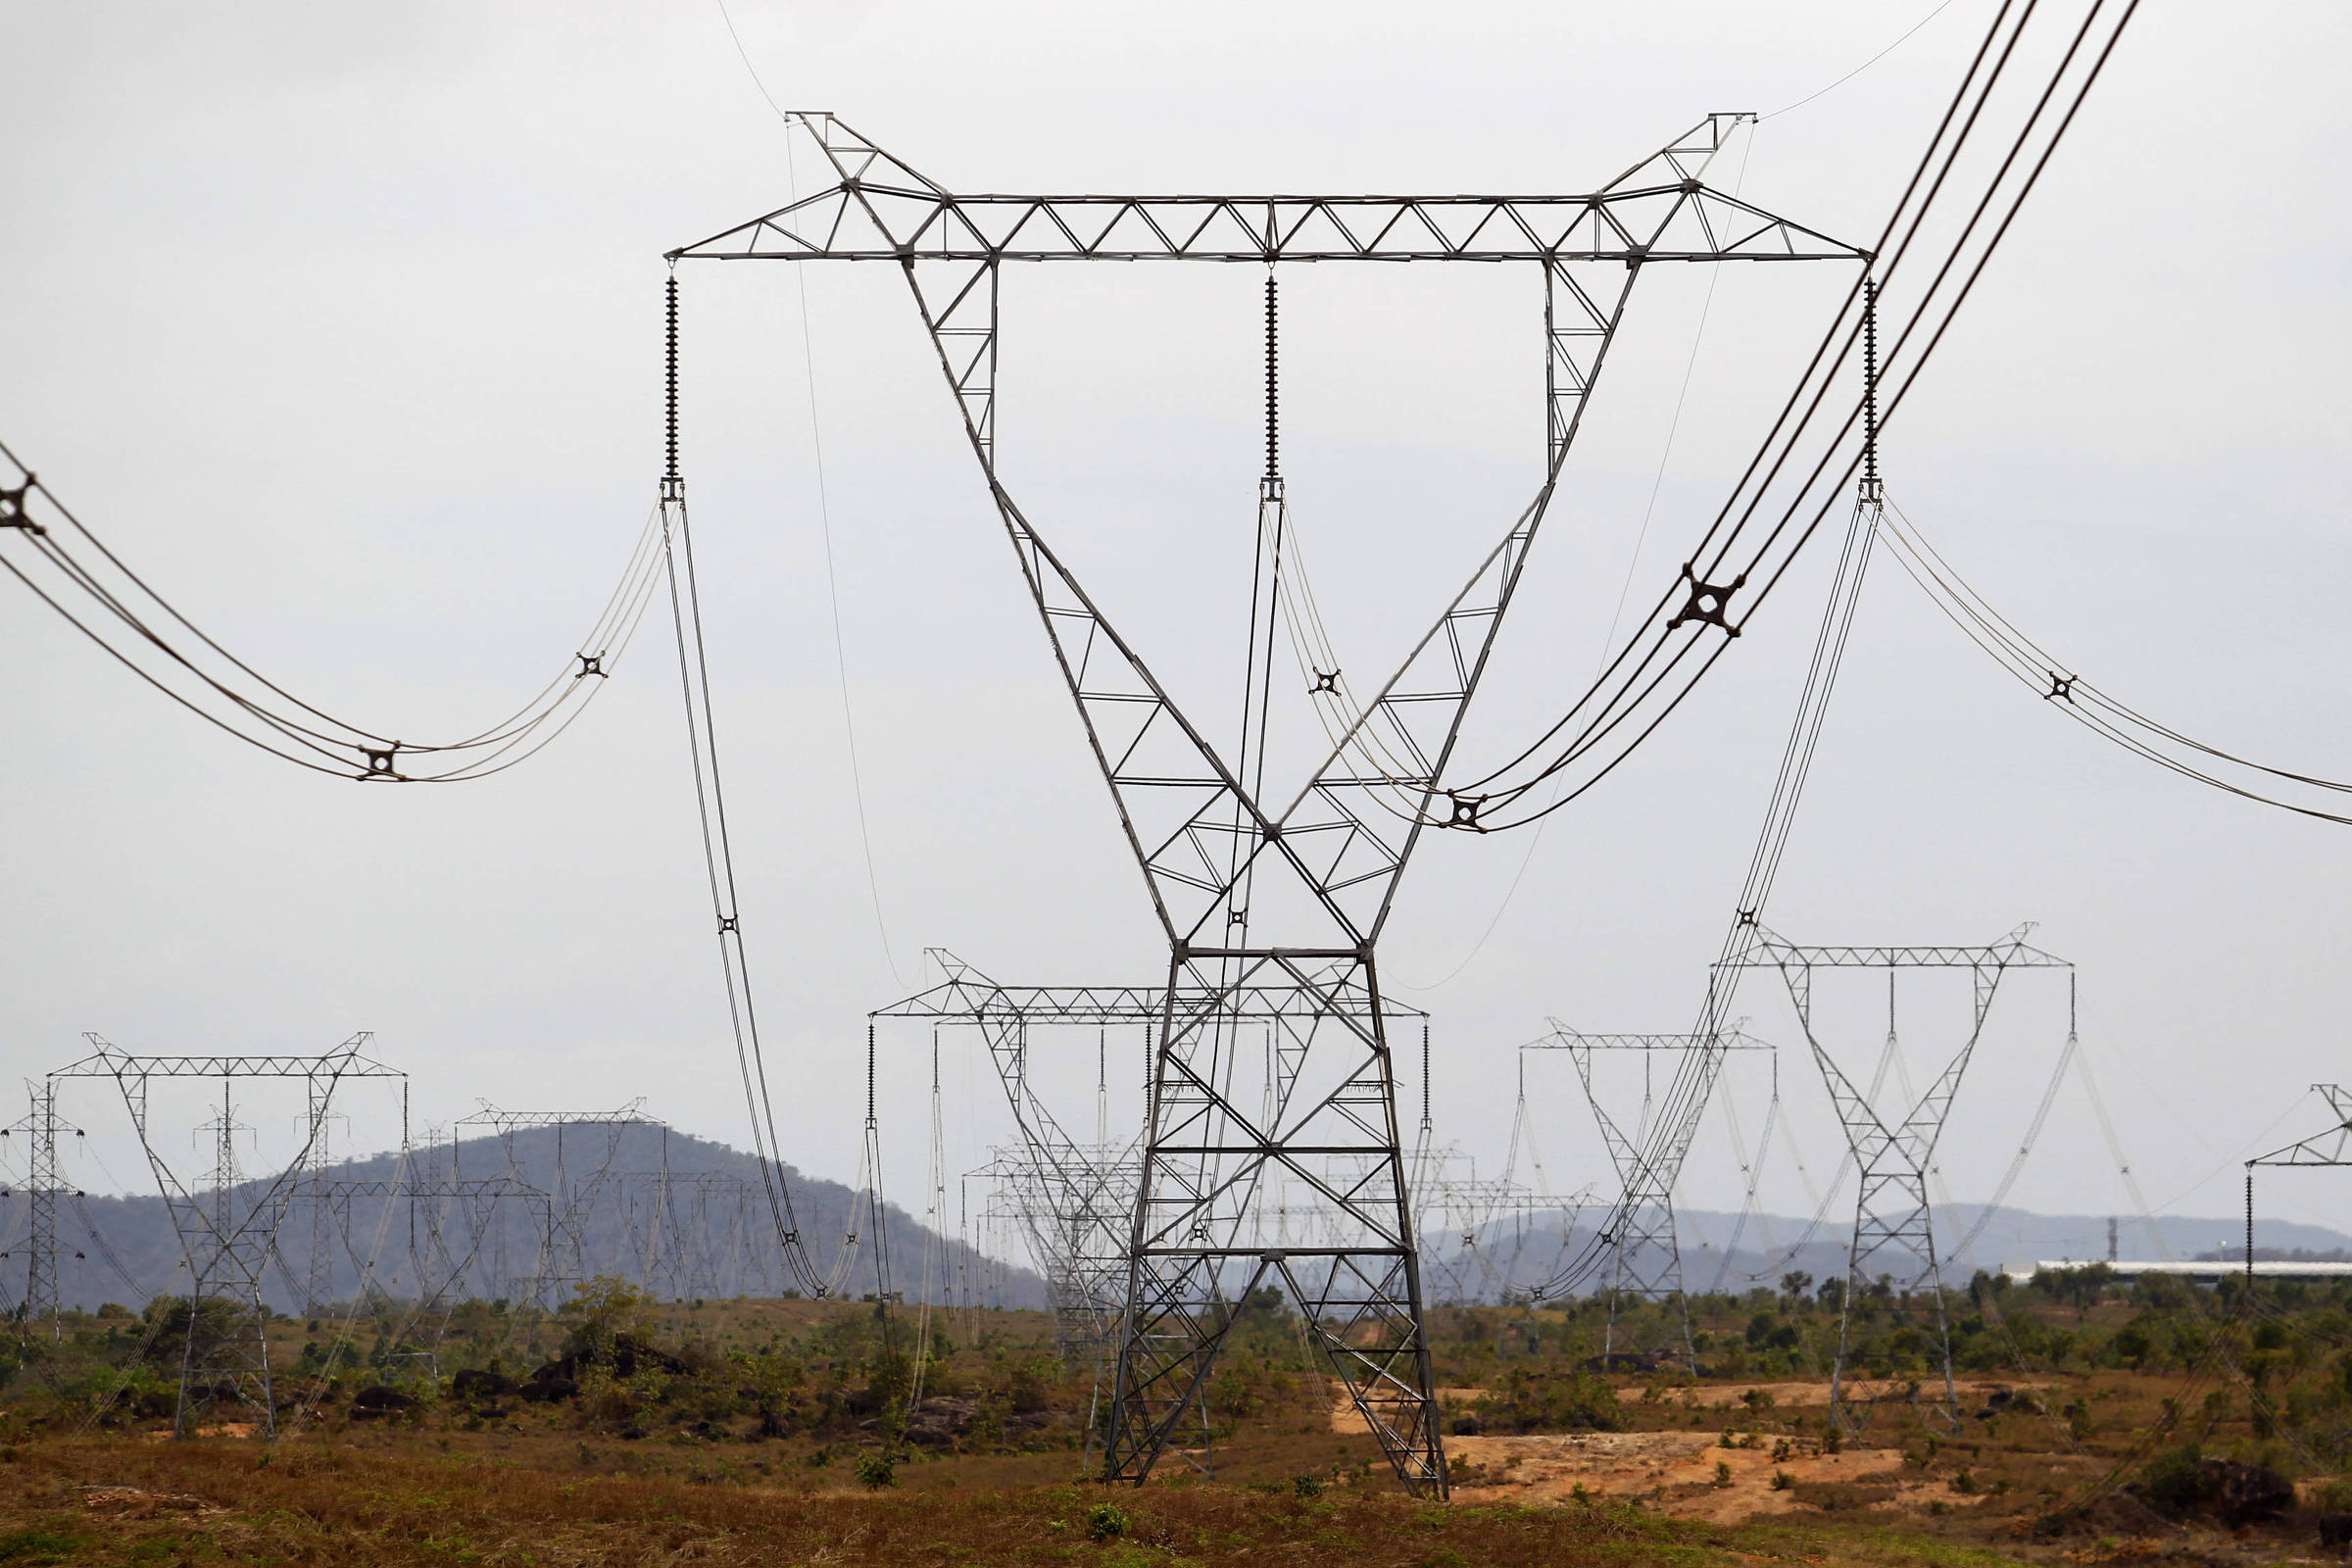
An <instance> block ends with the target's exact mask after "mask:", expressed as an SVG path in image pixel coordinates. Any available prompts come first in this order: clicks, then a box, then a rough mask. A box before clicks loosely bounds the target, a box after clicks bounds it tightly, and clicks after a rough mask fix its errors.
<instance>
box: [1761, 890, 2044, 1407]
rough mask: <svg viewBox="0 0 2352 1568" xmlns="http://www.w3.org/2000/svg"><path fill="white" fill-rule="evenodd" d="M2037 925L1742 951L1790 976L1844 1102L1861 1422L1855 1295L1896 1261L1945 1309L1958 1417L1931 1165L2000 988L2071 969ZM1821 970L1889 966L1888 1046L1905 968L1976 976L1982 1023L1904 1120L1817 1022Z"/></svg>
mask: <svg viewBox="0 0 2352 1568" xmlns="http://www.w3.org/2000/svg"><path fill="white" fill-rule="evenodd" d="M2033 930H2034V927H2033V924H2032V923H2031V922H2028V923H2027V924H2024V925H2021V926H2019V927H2018V928H2017V929H2016V930H2014V931H2012V932H2010V933H2009V934H2008V935H2007V936H2005V937H2003V938H2001V939H2000V940H1999V941H1997V942H1993V943H1988V944H1986V945H1985V946H1984V947H1959V946H1949V947H1800V946H1798V945H1797V944H1795V943H1792V942H1789V941H1788V940H1786V939H1785V938H1782V937H1780V936H1776V935H1775V934H1773V933H1772V932H1771V931H1769V930H1767V929H1764V928H1763V927H1760V926H1759V927H1757V928H1756V939H1755V941H1754V943H1753V944H1752V945H1751V946H1750V947H1749V948H1748V950H1747V956H1745V957H1744V958H1743V959H1741V960H1740V964H1741V966H1742V967H1746V968H1770V969H1777V970H1779V971H1780V974H1781V978H1782V979H1783V980H1784V981H1786V982H1787V983H1788V987H1789V1001H1790V1002H1791V1003H1792V1004H1794V1005H1795V1008H1796V1018H1797V1022H1798V1024H1799V1025H1800V1026H1801V1027H1802V1028H1803V1029H1804V1032H1805V1044H1806V1046H1807V1047H1808V1048H1810V1050H1811V1051H1812V1054H1813V1061H1814V1064H1815V1065H1816V1066H1818V1067H1819V1068H1820V1069H1821V1077H1822V1082H1823V1083H1824V1084H1825V1085H1826V1086H1827V1087H1828V1089H1829V1091H1830V1099H1831V1101H1832V1102H1833V1103H1835V1104H1836V1106H1837V1109H1838V1123H1839V1125H1841V1126H1842V1127H1843V1128H1844V1129H1845V1138H1846V1145H1847V1148H1848V1149H1849V1150H1850V1151H1851V1152H1852V1156H1853V1161H1854V1168H1855V1174H1856V1178H1857V1187H1858V1193H1857V1196H1856V1198H1855V1201H1854V1239H1853V1246H1852V1249H1851V1250H1850V1251H1849V1252H1848V1254H1847V1260H1846V1271H1845V1294H1844V1297H1843V1299H1842V1302H1841V1306H1840V1311H1839V1315H1838V1361H1837V1365H1836V1366H1835V1368H1834V1369H1833V1370H1832V1372H1831V1376H1830V1410H1831V1414H1832V1417H1833V1419H1843V1420H1845V1421H1847V1422H1848V1423H1849V1424H1854V1423H1857V1422H1858V1419H1859V1418H1858V1417H1856V1416H1855V1415H1854V1414H1853V1413H1852V1411H1851V1409H1850V1406H1849V1404H1848V1402H1847V1401H1846V1400H1845V1398H1844V1381H1845V1359H1846V1349H1847V1346H1848V1339H1849V1331H1850V1329H1851V1326H1852V1323H1853V1317H1854V1302H1855V1300H1856V1298H1857V1296H1858V1295H1859V1294H1860V1293H1861V1292H1863V1291H1865V1290H1867V1289H1868V1288H1869V1271H1870V1270H1871V1269H1874V1268H1879V1267H1880V1266H1881V1265H1883V1264H1885V1263H1888V1262H1891V1263H1893V1264H1894V1265H1895V1266H1896V1268H1899V1269H1901V1270H1902V1272H1901V1273H1899V1274H1895V1273H1894V1271H1893V1270H1887V1272H1888V1273H1889V1274H1890V1275H1892V1276H1893V1280H1892V1283H1893V1285H1894V1288H1895V1290H1896V1292H1897V1295H1898V1299H1902V1300H1908V1299H1910V1298H1911V1297H1912V1296H1913V1295H1915V1294H1920V1293H1923V1292H1924V1293H1925V1294H1926V1295H1927V1296H1928V1298H1929V1299H1930V1301H1931V1303H1932V1304H1933V1306H1934V1309H1935V1334H1934V1344H1935V1347H1936V1356H1937V1359H1938V1361H1939V1363H1940V1365H1941V1367H1942V1371H1943V1402H1944V1407H1945V1410H1946V1411H1947V1413H1948V1414H1949V1415H1950V1417H1951V1419H1952V1420H1953V1421H1955V1422H1957V1421H1958V1419H1959V1409H1960V1397H1959V1393H1958V1390H1957V1389H1956V1388H1955V1387H1954V1385H1953V1382H1952V1343H1951V1333H1950V1329H1949V1326H1948V1324H1947V1322H1946V1320H1945V1314H1944V1306H1943V1279H1942V1275H1941V1273H1940V1271H1939V1270H1938V1268H1937V1263H1936V1231H1935V1224H1934V1216H1933V1213H1932V1211H1931V1208H1930V1205H1929V1202H1928V1172H1929V1169H1930V1166H1931V1165H1932V1163H1933V1161H1934V1159H1935V1156H1936V1142H1937V1141H1938V1140H1939V1139H1940V1138H1941V1137H1942V1136H1943V1128H1944V1123H1945V1121H1946V1120H1947V1119H1948V1118H1949V1117H1950V1115H1951V1109H1952V1101H1953V1099H1954V1097H1956V1096H1957V1095H1958V1094H1959V1092H1960V1079H1961V1075H1962V1074H1963V1073H1964V1072H1966V1071H1967V1068H1968V1063H1969V1058H1970V1057H1972V1056H1973V1055H1974V1054H1976V1049H1977V1042H1978V1041H1979V1040H1981V1039H1983V1038H1984V1034H1985V1017H1986V1015H1987V1014H1988V1013H1989V1012H1990V1011H1991V1009H1992V999H1993V994H1994V993H1995V992H1996V991H1997V990H1998V989H1999V987H2000V983H2001V980H2002V978H2003V977H2004V976H2005V975H2007V974H2008V973H2009V971H2010V970H2012V969H2063V970H2066V971H2067V972H2068V973H2069V974H2070V975H2071V974H2072V973H2073V970H2074V967H2075V966H2074V964H2073V963H2071V962H2070V961H2068V960H2067V959H2065V958H2061V957H2058V956H2055V955H2052V954H2048V953H2044V952H2043V951H2041V949H2039V948H2036V947H2033V946H2031V945H2029V944H2028V943H2027V941H2026V938H2027V937H2028V936H2030V935H2031V934H2032V933H2033ZM1816 969H1885V970H1887V1049H1888V1052H1889V1054H1891V1052H1892V1050H1893V1045H1894V1017H1893V1005H1894V1004H1893V995H1894V993H1893V985H1894V972H1895V971H1896V970H1900V969H1966V970H1968V971H1969V975H1970V979H1971V981H1972V982H1973V1003H1974V1006H1973V1009H1972V1020H1971V1023H1970V1027H1969V1031H1968V1035H1967V1037H1966V1038H1965V1039H1964V1040H1963V1041H1962V1042H1961V1044H1960V1047H1959V1049H1958V1050H1957V1051H1955V1052H1954V1053H1953V1054H1952V1055H1951V1057H1950V1058H1949V1059H1948V1060H1947V1061H1946V1062H1945V1063H1944V1067H1943V1070H1942V1071H1941V1072H1939V1073H1938V1074H1936V1079H1935V1081H1934V1082H1933V1083H1931V1084H1930V1085H1929V1086H1928V1088H1927V1091H1926V1092H1925V1093H1924V1094H1922V1095H1921V1096H1920V1097H1919V1098H1918V1100H1917V1101H1916V1102H1914V1103H1911V1104H1910V1105H1908V1106H1904V1107H1902V1108H1901V1115H1900V1117H1899V1118H1897V1119H1889V1118H1888V1117H1887V1116H1884V1115H1882V1114H1881V1113H1880V1111H1879V1109H1878V1107H1877V1105H1876V1104H1875V1103H1874V1101H1875V1099H1876V1097H1877V1091H1878V1088H1879V1086H1878V1085H1877V1084H1873V1085H1872V1086H1871V1088H1870V1089H1868V1090H1865V1089H1863V1088H1862V1087H1860V1086H1859V1085H1857V1084H1856V1083H1855V1082H1854V1080H1853V1078H1852V1077H1851V1076H1850V1075H1848V1074H1847V1072H1846V1071H1845V1069H1844V1068H1842V1067H1840V1066H1839V1065H1838V1061H1837V1059H1836V1058H1835V1057H1834V1056H1832V1055H1831V1054H1830V1052H1829V1050H1828V1048H1826V1047H1825V1046H1823V1045H1822V1043H1821V1040H1820V1037H1819V1036H1818V1035H1817V1034H1816V1033H1815V1032H1814V1028H1813V971H1814V970H1816Z"/></svg>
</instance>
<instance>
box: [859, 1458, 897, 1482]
mask: <svg viewBox="0 0 2352 1568" xmlns="http://www.w3.org/2000/svg"><path fill="white" fill-rule="evenodd" d="M898 1468H899V1459H898V1455H897V1454H894V1453H892V1452H891V1451H890V1450H889V1449H888V1448H876V1449H875V1450H874V1451H873V1452H871V1453H861V1454H859V1455H858V1480H859V1481H862V1482H864V1483H865V1484H866V1485H867V1486H869V1487H872V1488H873V1489H874V1490H875V1491H877V1492H878V1491H880V1490H881V1489H882V1488H884V1487H895V1486H897V1485H898V1484H899V1477H898Z"/></svg>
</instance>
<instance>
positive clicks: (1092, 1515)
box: [1086, 1502, 1135, 1541]
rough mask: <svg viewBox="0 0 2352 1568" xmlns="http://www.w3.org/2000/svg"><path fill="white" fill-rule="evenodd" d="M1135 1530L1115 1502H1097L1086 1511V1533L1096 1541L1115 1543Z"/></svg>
mask: <svg viewBox="0 0 2352 1568" xmlns="http://www.w3.org/2000/svg"><path fill="white" fill-rule="evenodd" d="M1134 1528H1135V1525H1134V1522H1133V1521H1132V1520H1130V1519H1129V1518H1128V1517H1127V1514H1126V1511H1125V1510H1124V1509H1122V1508H1120V1506H1119V1505H1118V1504H1117V1503H1115V1502H1098V1503H1096V1504H1095V1505H1094V1506H1093V1507H1092V1508H1089V1509H1087V1510H1086V1533H1087V1534H1088V1535H1090V1536H1092V1537H1094V1539H1095V1540H1097V1541H1115V1540H1117V1539H1118V1538H1119V1537H1121V1536H1123V1535H1125V1534H1127V1532H1128V1531H1130V1530H1132V1529H1134Z"/></svg>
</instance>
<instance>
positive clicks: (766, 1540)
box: [0, 1440, 2004, 1568]
mask: <svg viewBox="0 0 2352 1568" xmlns="http://www.w3.org/2000/svg"><path fill="white" fill-rule="evenodd" d="M9 1452H10V1454H11V1457H9V1458H8V1459H6V1460H5V1461H4V1462H0V1562H5V1563H26V1564H31V1563H47V1562H56V1563H75V1564H81V1563H89V1564H110V1563H123V1564H129V1563H182V1562H187V1563H194V1562H208V1563H209V1562H248V1563H301V1564H368V1565H377V1564H408V1563H432V1564H451V1563H472V1564H484V1565H531V1568H573V1565H580V1568H586V1565H590V1564H596V1565H605V1564H629V1565H632V1568H636V1565H665V1564H673V1563H678V1564H684V1563H692V1564H697V1565H704V1564H708V1565H730V1564H745V1565H751V1564H760V1565H769V1564H780V1563H809V1564H818V1563H821V1564H828V1565H851V1564H864V1563H876V1564H881V1563H888V1564H892V1565H916V1568H928V1565H941V1568H956V1565H961V1564H970V1563H984V1564H999V1563H1003V1564H1030V1563H1035V1564H1049V1563H1051V1564H1064V1563H1087V1564H1093V1563H1100V1564H1104V1565H1120V1568H1126V1565H1142V1564H1168V1565H1175V1564H1182V1563H1197V1564H1201V1565H1203V1568H1206V1565H1211V1564H1244V1563H1248V1564H1253V1565H1255V1564H1265V1563H1326V1562H1339V1563H1347V1564H1348V1565H1350V1568H1390V1565H1397V1568H1404V1565H1411V1568H1472V1565H1485V1564H1493V1565H1496V1568H1504V1565H1510V1568H1517V1565H1522V1564H1524V1565H1530V1568H1532V1565H1536V1564H1556V1563H1577V1564H1580V1565H1581V1564H1610V1563H1652V1562H1673V1563H1690V1564H1711V1563H1729V1562H1731V1561H1733V1560H1735V1559H1737V1560H1741V1561H1752V1560H1756V1559H1757V1558H1778V1559H1788V1560H1801V1561H1806V1562H1811V1563H1835V1564H1847V1563H1851V1564H1856V1565H1863V1564H1869V1565H1878V1564H1892V1563H1898V1562H1899V1563H1919V1562H1937V1563H1949V1564H1955V1565H1958V1564H1963V1563H1971V1562H1986V1563H1989V1562H1995V1561H2000V1560H2004V1559H2003V1558H2002V1557H2001V1556H2000V1555H1999V1554H1997V1553H1994V1552H1990V1551H1986V1550H1984V1549H1982V1548H1971V1547H1966V1546H1960V1545H1956V1544H1948V1543H1941V1542H1937V1541H1935V1540H1933V1539H1931V1538H1928V1537H1924V1536H1918V1537H1915V1536H1908V1535H1903V1534H1898V1533H1890V1532H1887V1531H1886V1530H1884V1529H1881V1528H1873V1529H1869V1530H1862V1531H1849V1532H1844V1533H1841V1534H1840V1533H1830V1532H1824V1531H1819V1530H1813V1531H1794V1530H1789V1529H1786V1528H1779V1529H1774V1528H1764V1527H1728V1526H1715V1525H1706V1524H1693V1523H1690V1522H1685V1521H1675V1520H1669V1519H1661V1518H1656V1517H1652V1516H1649V1515H1647V1514H1644V1513H1643V1512H1642V1511H1640V1510H1638V1509H1634V1508H1629V1507H1624V1506H1619V1505H1614V1504H1604V1505H1595V1506H1572V1507H1564V1508H1562V1507H1549V1508H1522V1507H1516V1506H1463V1505H1454V1506H1445V1505H1433V1504H1423V1503H1416V1502H1414V1501H1412V1500H1410V1499H1408V1498H1405V1497H1401V1496H1397V1495H1394V1494H1392V1493H1385V1492H1384V1493H1362V1494H1358V1493H1356V1492H1354V1491H1352V1490H1351V1489H1336V1490H1333V1491H1327V1492H1325V1493H1323V1494H1321V1495H1300V1494H1299V1492H1298V1491H1297V1490H1296V1489H1294V1488H1293V1487H1290V1486H1287V1485H1285V1486H1280V1487H1263V1486H1261V1487H1257V1488H1250V1487H1244V1486H1239V1485H1232V1484H1224V1483H1218V1484H1209V1483H1202V1482H1198V1481H1176V1482H1172V1483H1169V1484H1165V1485H1155V1486H1153V1487H1152V1488H1151V1489H1149V1490H1147V1491H1145V1492H1143V1493H1135V1492H1130V1491H1115V1492H1114V1491H1110V1490H1106V1489H1104V1488H1102V1487H1097V1486H1089V1485H1082V1484H1078V1483H1072V1482H1064V1483H1062V1484H1058V1485H1037V1484H1029V1485H1021V1484H1011V1485H1002V1484H1001V1485H997V1486H987V1485H979V1484H972V1483H974V1482H979V1481H980V1480H981V1479H982V1478H981V1477H979V1476H974V1477H972V1478H971V1481H969V1482H966V1481H963V1480H961V1479H960V1478H957V1484H955V1485H946V1484H940V1485H930V1486H914V1487H901V1488H895V1489H892V1490H890V1491H887V1492H882V1493H878V1494H877V1493H864V1492H860V1491H859V1490H858V1489H857V1488H856V1487H855V1485H854V1484H851V1485H847V1486H844V1485H841V1484H839V1483H836V1484H834V1485H832V1486H830V1487H824V1486H819V1487H816V1488H812V1489H803V1488H798V1487H785V1486H781V1485H775V1486H765V1485H750V1486H731V1485H704V1486H696V1485H691V1484H682V1483H679V1482H677V1481H674V1480H649V1479H642V1478H637V1477H631V1476H625V1475H616V1474H612V1473H608V1472H605V1471H602V1470H597V1469H593V1468H591V1469H588V1470H574V1471H573V1472H571V1473H565V1472H564V1471H562V1470H556V1469H543V1468H539V1467H537V1466H534V1465H530V1464H523V1463H515V1462H513V1461H512V1460H507V1461H501V1460H500V1459H499V1458H497V1457H496V1456H495V1455H491V1454H487V1453H483V1452H478V1451H476V1452H464V1453H460V1452H452V1453H450V1454H447V1455H441V1456H436V1457H423V1456H419V1455H416V1454H403V1453H397V1452H391V1451H381V1450H375V1451H370V1450H364V1449H360V1448H354V1447H342V1446H332V1445H330V1444H329V1443H327V1442H325V1441H323V1440H303V1441H295V1442H289V1443H286V1444H282V1445H280V1446H278V1447H277V1448H275V1449H274V1450H269V1449H257V1448H256V1447H255V1446H253V1445H250V1444H245V1443H238V1442H233V1441H215V1442H197V1443H184V1444H143V1443H128V1442H123V1441H121V1440H82V1441H58V1442H50V1443H40V1444H35V1445H29V1446H18V1447H16V1448H14V1449H12V1450H9ZM588 1459H589V1463H590V1464H591V1465H592V1466H593V1465H594V1464H596V1463H598V1462H599V1461H600V1456H599V1455H597V1454H596V1453H594V1452H593V1451H590V1453H589V1455H588ZM1064 1462H1065V1464H1066V1461H1064ZM939 1479H941V1480H943V1481H944V1479H945V1478H944V1477H943V1478H939ZM1006 1479H1009V1478H1006ZM842 1480H843V1481H846V1480H847V1478H842ZM1106 1503H1107V1504H1109V1505H1110V1506H1112V1507H1115V1508H1116V1509H1118V1510H1119V1511H1120V1513H1121V1514H1122V1515H1123V1516H1124V1519H1125V1523H1126V1528H1125V1530H1124V1531H1122V1532H1121V1533H1119V1534H1115V1535H1111V1534H1103V1535H1098V1532H1097V1529H1096V1528H1095V1527H1094V1525H1093V1523H1092V1519H1093V1515H1094V1511H1095V1510H1096V1509H1098V1508H1100V1507H1102V1506H1103V1505H1104V1504H1106Z"/></svg>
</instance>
